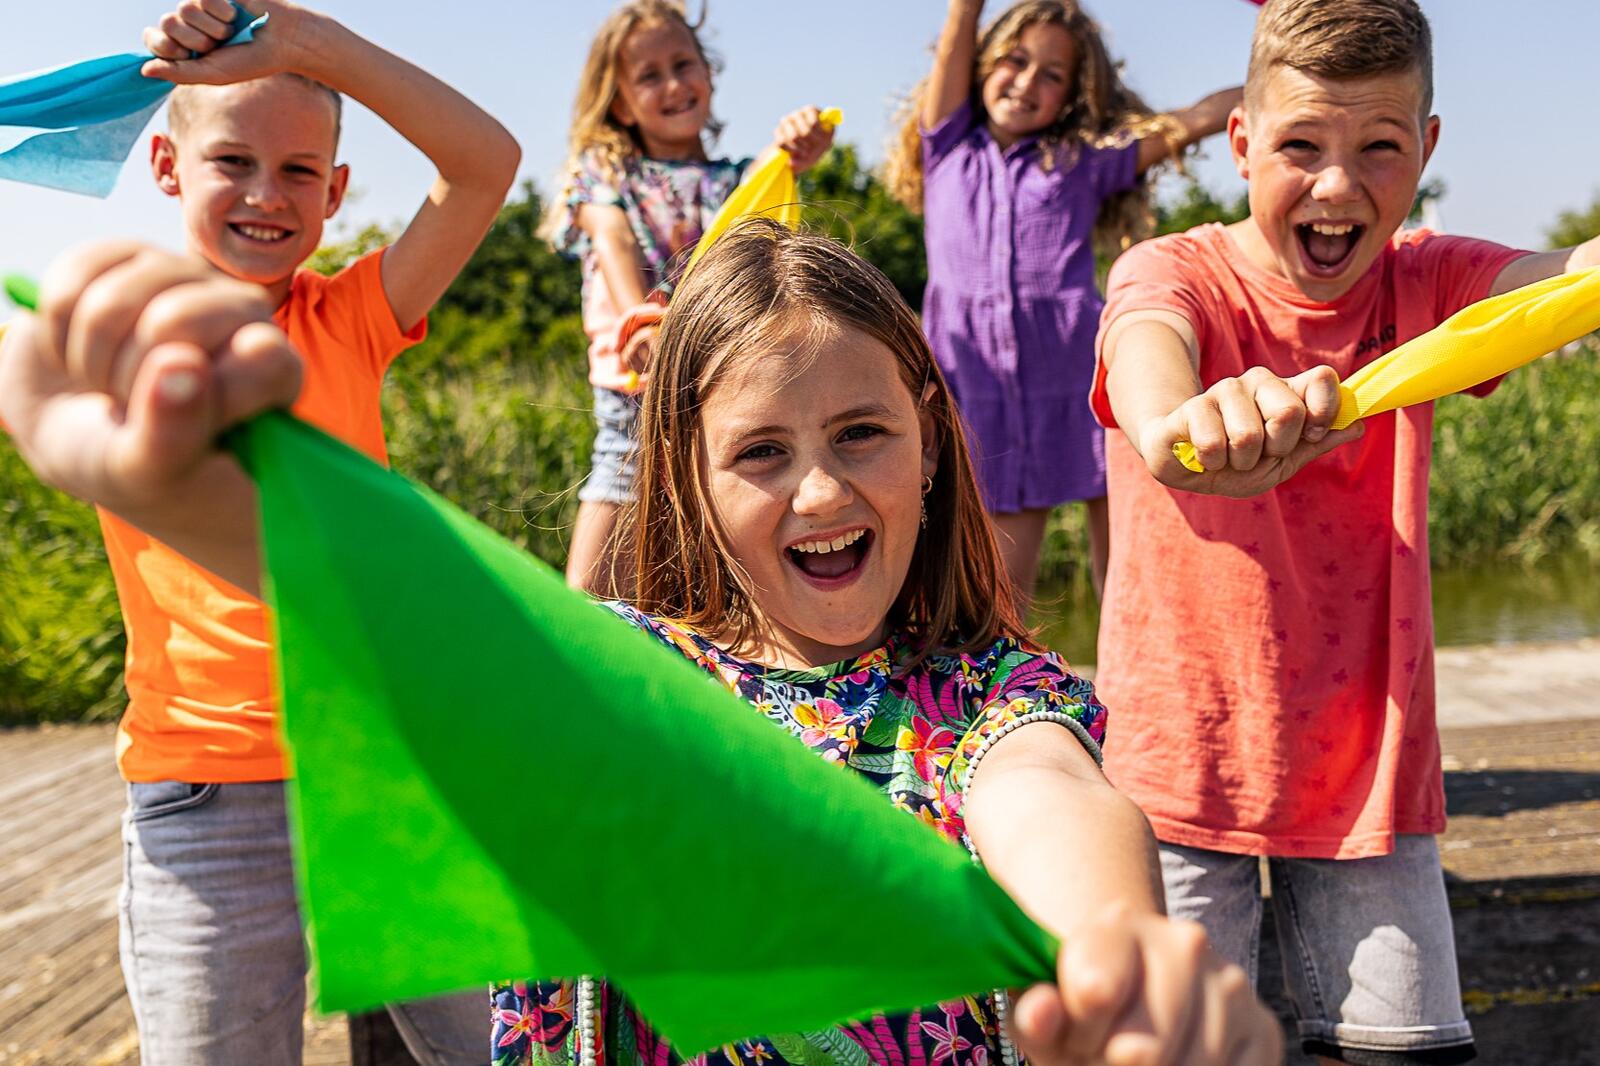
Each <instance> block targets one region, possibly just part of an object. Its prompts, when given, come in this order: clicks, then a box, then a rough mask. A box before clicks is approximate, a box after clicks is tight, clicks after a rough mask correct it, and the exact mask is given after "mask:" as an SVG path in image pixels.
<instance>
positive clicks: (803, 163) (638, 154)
mask: <svg viewBox="0 0 1600 1066" xmlns="http://www.w3.org/2000/svg"><path fill="white" fill-rule="evenodd" d="M712 72H713V63H712V60H711V58H710V57H709V56H708V55H707V53H706V51H705V48H704V47H703V46H702V45H701V43H700V39H699V37H698V35H697V34H696V32H695V27H694V26H692V25H690V24H689V22H688V20H687V19H686V18H685V17H684V11H683V8H682V6H681V5H680V4H679V3H677V2H675V0H632V2H630V3H626V4H624V5H623V6H621V7H619V8H618V9H617V10H616V11H615V12H613V13H612V14H611V16H610V17H609V18H607V19H606V21H605V23H604V24H603V25H602V26H601V27H600V31H599V33H597V34H596V36H595V39H594V43H593V45H591V46H590V50H589V59H588V62H587V63H585V65H584V69H583V76H582V78H581V79H580V81H579V83H578V99H577V103H576V105H575V107H574V109H573V119H572V130H571V134H570V144H571V161H570V162H569V163H568V166H567V174H566V178H565V189H564V191H563V193H562V194H561V196H559V197H558V198H557V199H556V201H555V202H554V203H553V204H552V209H551V212H550V217H549V218H548V220H547V221H546V225H545V235H546V236H547V237H548V238H549V239H550V241H551V243H552V244H553V245H554V246H555V248H556V250H557V251H560V252H564V253H567V254H569V255H572V256H575V257H577V258H579V259H581V260H582V263H583V327H584V332H586V333H587V334H588V335H589V384H590V386H591V387H592V388H593V390H594V414H595V421H596V424H597V426H596V429H597V432H596V435H595V440H594V446H593V451H592V458H591V470H590V474H589V476H588V478H587V479H586V480H585V482H584V485H583V487H582V488H581V489H580V490H579V492H578V499H579V508H578V517H577V521H576V523H575V525H574V528H573V533H572V546H571V551H570V553H569V555H568V558H567V581H568V583H569V584H572V585H577V586H580V587H583V588H587V589H590V590H592V591H602V590H604V591H610V590H612V589H614V583H613V576H614V571H613V562H614V560H612V558H611V556H612V550H611V548H610V547H609V545H610V542H611V536H612V532H613V530H614V528H615V525H616V519H617V514H618V512H619V511H620V509H621V508H622V506H623V505H625V504H626V503H627V502H628V501H629V499H630V498H631V497H632V495H633V489H634V462H633V451H634V447H635V444H636V437H637V432H636V423H637V418H638V393H639V390H640V387H641V386H640V382H641V377H640V375H641V373H642V372H643V371H644V369H645V367H646V364H647V362H648V353H649V349H650V345H651V343H652V340H653V338H654V334H655V328H654V325H653V323H654V322H655V321H656V320H658V319H659V316H660V309H661V304H663V303H665V302H666V297H667V296H669V295H670V294H671V291H672V286H673V284H674V282H675V281H676V280H677V275H678V272H679V271H680V270H681V269H682V264H683V263H684V262H685V261H686V258H687V257H686V256H680V255H679V253H680V252H684V251H685V250H686V249H690V248H693V247H694V244H695V242H696V241H698V240H699V239H700V234H701V232H702V231H703V230H704V229H705V228H706V227H707V226H708V225H709V224H710V222H711V219H712V217H713V216H714V215H715V214H716V213H717V209H718V208H720V207H721V206H722V203H723V201H724V200H726V199H727V198H728V196H729V194H730V193H732V192H733V190H734V188H735V187H736V186H737V185H738V184H739V181H740V179H741V178H742V177H743V176H744V173H745V171H746V169H747V168H748V167H749V165H750V160H749V159H744V160H740V161H738V162H735V161H733V160H729V159H712V158H710V157H709V156H708V155H707V153H706V141H707V139H708V138H709V139H712V140H714V139H715V138H716V136H717V134H718V133H719V132H721V128H722V127H721V124H720V123H718V122H717V121H716V119H715V118H714V117H713V116H712V114H711V91H712V86H711V75H712ZM819 117H820V116H819V112H818V111H817V109H816V108H814V107H808V108H802V109H800V110H798V111H795V112H793V113H792V114H790V115H787V116H785V117H784V119H783V121H782V122H781V123H779V126H778V130H777V133H776V135H775V138H774V144H773V146H772V148H769V149H768V151H771V150H773V149H776V148H784V149H787V150H788V151H789V153H790V155H791V156H792V157H793V159H794V167H795V170H796V172H800V171H804V170H806V169H807V168H809V167H810V166H811V165H812V164H814V163H815V162H816V161H817V160H818V159H819V158H820V157H821V156H822V153H823V152H825V151H827V149H828V146H829V145H830V144H831V143H832V141H833V135H832V133H830V132H829V131H828V129H827V128H826V127H824V126H823V125H822V124H821V122H820V121H819ZM641 323H643V325H641ZM619 338H626V340H620V341H619Z"/></svg>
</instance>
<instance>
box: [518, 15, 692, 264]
mask: <svg viewBox="0 0 1600 1066" xmlns="http://www.w3.org/2000/svg"><path fill="white" fill-rule="evenodd" d="M705 17H706V9H705V7H704V6H702V7H701V9H700V18H699V19H698V20H696V21H695V22H690V21H689V16H688V14H687V12H686V11H685V10H684V6H683V4H682V3H680V2H679V0H629V2H628V3H625V4H623V5H622V6H621V7H619V8H617V9H616V10H615V11H613V12H612V13H611V14H610V15H609V16H607V18H606V20H605V22H603V23H601V24H600V29H599V30H598V31H596V32H595V35H594V42H593V43H592V44H590V45H589V58H588V59H587V60H585V61H584V64H583V73H582V75H581V76H580V77H579V79H578V97H577V99H576V100H575V101H574V102H573V105H572V128H571V129H570V130H569V131H568V133H567V163H566V166H565V167H563V168H562V180H561V193H560V195H558V196H557V197H556V198H555V199H553V200H551V201H550V209H549V211H548V213H547V214H546V217H545V222H544V226H543V227H542V229H541V235H542V236H544V237H545V238H546V239H551V238H553V237H554V235H555V231H556V229H557V227H559V225H560V223H561V219H562V216H563V215H564V213H565V203H566V199H567V194H568V192H569V191H570V190H571V188H572V183H573V181H574V180H575V179H576V178H577V176H578V174H579V173H581V171H582V168H583V166H584V163H585V160H586V159H587V160H588V161H590V162H591V163H593V164H597V165H598V166H599V169H600V173H601V174H602V175H604V176H606V177H607V178H608V179H611V180H615V179H616V178H617V177H618V176H619V175H620V174H621V172H622V171H623V170H624V169H625V168H626V166H627V164H628V162H629V161H630V160H633V159H637V158H639V157H640V156H642V155H643V154H644V141H643V140H642V139H641V138H640V136H639V132H638V130H636V129H634V128H632V127H630V126H624V125H622V123H620V122H618V121H617V120H616V118H615V117H614V116H613V115H612V114H611V107H612V105H613V104H614V103H615V102H616V99H617V82H618V80H619V79H618V76H617V73H618V72H617V68H618V67H619V66H620V64H621V58H622V46H623V44H624V43H625V42H626V41H627V39H628V35H629V34H631V33H633V31H634V30H637V29H640V28H642V27H645V26H654V25H657V24H660V23H666V24H668V25H677V26H681V27H683V30H684V32H685V33H687V34H688V35H689V39H690V40H691V41H693V42H694V48H695V52H696V53H698V54H699V56H700V59H701V61H702V62H703V63H705V65H706V68H707V69H708V70H710V71H711V73H712V74H717V73H720V72H721V69H722V63H721V61H720V60H719V59H718V58H717V57H716V56H715V55H714V54H713V53H711V52H709V51H707V50H706V47H705V45H704V44H703V43H702V42H701V40H700V32H699V31H700V27H701V26H702V25H703V24H704V23H705ZM721 132H722V123H721V122H719V121H718V120H717V118H716V117H715V116H713V117H712V118H711V119H710V120H709V121H707V123H706V133H707V134H709V135H710V137H711V139H712V140H716V138H717V136H718V135H719V134H720V133H721Z"/></svg>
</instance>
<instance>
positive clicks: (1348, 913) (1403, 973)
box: [1161, 836, 1473, 1066]
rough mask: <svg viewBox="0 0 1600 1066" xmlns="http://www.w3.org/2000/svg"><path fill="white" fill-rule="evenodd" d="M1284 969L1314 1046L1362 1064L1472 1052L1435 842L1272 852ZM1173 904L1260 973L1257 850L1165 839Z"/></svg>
mask: <svg viewBox="0 0 1600 1066" xmlns="http://www.w3.org/2000/svg"><path fill="white" fill-rule="evenodd" d="M1267 865H1268V868H1269V869H1270V870H1271V876H1272V915H1273V918H1274V920H1275V923H1276V925H1277V929H1278V943H1279V945H1280V946H1281V948H1282V950H1283V971H1284V979H1285V981H1286V983H1287V985H1288V990H1289V998H1290V999H1291V1000H1292V1001H1293V1002H1294V1008H1295V1013H1296V1014H1297V1015H1298V1016H1299V1019H1300V1022H1299V1030H1300V1041H1301V1046H1302V1048H1303V1049H1304V1050H1305V1051H1306V1052H1307V1053H1308V1054H1316V1055H1325V1056H1327V1057H1329V1058H1342V1059H1343V1060H1344V1061H1346V1062H1358V1063H1380V1062H1381V1063H1388V1062H1393V1063H1402V1062H1409V1061H1419V1062H1429V1063H1433V1064H1436V1066H1442V1064H1446V1063H1453V1062H1466V1061H1467V1060H1468V1059H1471V1058H1472V1057H1473V1043H1472V1028H1471V1027H1470V1026H1469V1025H1468V1024H1467V1020H1466V1016H1465V1014H1464V1013H1463V1011H1462V1008H1461V983H1460V978H1459V976H1458V974H1457V971H1456V945H1455V937H1454V934H1453V927H1452V924H1451V921H1450V901H1449V898H1448V897H1447V896H1446V895H1445V890H1444V873H1443V871H1442V870H1441V869H1440V867H1439V848H1438V845H1437V844H1436V843H1435V841H1434V839H1433V837H1431V836H1397V837H1395V841H1394V851H1393V852H1392V853H1391V854H1389V855H1383V856H1378V857H1376V858H1370V859H1285V858H1271V859H1268V860H1267ZM1161 877H1162V880H1163V881H1164V882H1165V883H1166V890H1167V913H1168V914H1170V915H1171V916H1172V917H1174V918H1185V919H1189V920H1191V921H1197V922H1199V923H1200V924H1201V925H1203V926H1205V930H1206V935H1207V936H1208V937H1209V938H1210V939H1211V946H1212V948H1213V949H1214V950H1215V951H1216V952H1217V954H1219V955H1221V956H1222V957H1223V958H1225V959H1227V960H1228V961H1229V962H1233V963H1237V964H1238V965H1240V966H1242V967H1244V969H1245V972H1246V973H1248V974H1249V975H1250V981H1251V984H1254V983H1255V980H1256V970H1257V963H1258V959H1257V954H1258V949H1259V947H1260V943H1261V908H1262V899H1261V874H1260V860H1259V859H1257V858H1256V856H1254V855H1233V854H1229V853H1226V852H1221V851H1207V850H1205V849H1202V848H1186V847H1180V846H1179V845H1177V844H1166V843H1163V844H1162V845H1161Z"/></svg>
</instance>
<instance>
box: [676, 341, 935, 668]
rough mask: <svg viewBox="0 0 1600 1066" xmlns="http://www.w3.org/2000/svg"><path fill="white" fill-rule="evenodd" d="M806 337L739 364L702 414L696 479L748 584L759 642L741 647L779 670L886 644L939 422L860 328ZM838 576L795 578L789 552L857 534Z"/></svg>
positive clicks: (796, 566) (797, 568) (931, 470)
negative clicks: (812, 340)
mask: <svg viewBox="0 0 1600 1066" xmlns="http://www.w3.org/2000/svg"><path fill="white" fill-rule="evenodd" d="M805 333H806V331H796V332H795V333H793V334H792V335H791V336H790V337H788V338H782V339H779V340H778V341H777V342H776V343H774V344H772V345H771V346H769V347H768V348H767V350H765V351H762V352H745V353H740V354H739V355H738V356H737V357H736V358H737V359H738V365H737V366H736V367H733V368H731V369H730V370H729V372H728V374H727V376H726V377H725V378H724V379H723V380H721V381H720V382H719V383H718V384H717V385H716V386H715V387H714V388H713V389H712V391H711V394H710V395H709V396H708V397H707V399H706V402H705V406H704V408H703V410H702V416H701V417H702V422H701V428H700V433H701V439H702V442H703V448H702V459H701V474H702V477H704V478H705V483H706V487H707V490H708V494H709V497H710V499H711V503H712V508H713V512H714V515H713V517H714V521H715V522H716V526H717V530H718V533H719V536H720V538H721V539H722V541H723V550H724V551H725V552H726V553H727V555H728V556H729V558H730V559H731V560H732V561H733V562H734V563H735V564H736V565H737V566H738V567H740V568H742V570H743V572H744V573H745V574H746V575H747V580H748V587H749V588H750V589H751V591H752V595H751V599H752V601H753V606H754V611H755V614H756V617H757V622H758V627H757V628H758V629H759V631H760V632H759V634H758V636H757V638H756V640H757V643H756V645H755V646H752V647H742V648H740V649H738V650H739V651H740V653H741V654H747V655H749V656H751V657H753V658H755V659H757V660H758V661H759V662H762V663H766V664H768V665H772V666H778V667H783V668H791V669H792V668H801V667H808V666H821V665H826V664H830V663H836V662H840V661H842V660H846V659H851V658H854V657H856V656H859V655H862V654H864V653H866V652H868V651H871V650H872V649H873V648H876V647H878V646H879V645H881V644H882V643H883V641H884V639H885V637H886V632H885V619H886V618H887V617H888V614H889V611H890V608H891V607H892V606H893V604H894V601H895V599H896V597H898V596H899V594H900V590H901V587H902V586H903V585H904V584H905V577H906V572H907V570H908V569H909V568H910V565H911V558H912V554H913V553H914V551H915V549H916V544H917V537H918V535H919V533H920V530H921V525H920V519H921V514H922V479H923V477H924V476H928V477H933V476H936V467H937V459H936V456H937V439H936V431H935V428H934V422H933V418H932V416H931V415H930V414H928V412H927V411H926V410H924V409H922V408H921V407H920V406H919V404H918V402H917V398H916V397H915V396H913V395H912V392H911V390H910V389H909V388H907V386H906V384H905V383H904V381H902V380H901V378H900V372H899V365H898V362H897V361H896V359H895V357H894V355H893V353H891V352H890V351H889V349H888V348H886V347H885V346H884V345H883V344H882V343H880V342H879V341H876V340H874V339H872V338H871V337H869V336H867V335H866V334H863V333H861V332H859V331H857V330H855V329H852V328H849V327H845V326H839V327H833V328H830V329H829V330H828V331H827V333H826V334H825V335H824V336H823V338H822V339H821V341H820V343H816V344H814V346H813V349H812V352H811V353H809V354H802V355H798V356H797V355H794V354H793V353H794V351H795V349H796V348H797V347H800V346H802V345H805V343H806V339H807V338H806V336H805ZM863 533H864V535H863V536H861V537H860V539H859V540H858V541H857V542H856V544H857V546H855V547H852V548H847V549H845V553H847V556H848V557H850V558H855V557H857V556H858V557H859V559H858V561H855V562H854V563H853V566H852V568H851V569H850V570H849V571H848V572H846V573H844V574H843V575H842V576H840V577H833V578H818V577H815V576H813V575H811V574H808V573H807V572H806V571H805V570H803V569H801V564H800V561H799V557H800V554H801V553H796V552H795V551H794V550H793V549H794V547H795V546H796V545H800V544H806V543H815V542H817V541H820V540H829V541H832V540H833V539H834V538H844V537H850V536H855V535H857V534H863Z"/></svg>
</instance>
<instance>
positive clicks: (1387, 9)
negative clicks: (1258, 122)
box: [1244, 0, 1433, 117]
mask: <svg viewBox="0 0 1600 1066" xmlns="http://www.w3.org/2000/svg"><path fill="white" fill-rule="evenodd" d="M1277 67H1290V68H1292V69H1294V70H1300V71H1305V72H1306V73H1308V74H1315V75H1318V76H1319V77H1323V78H1332V79H1335V80H1340V79H1350V78H1370V77H1375V76H1378V75H1383V74H1402V73H1408V72H1412V71H1415V72H1416V74H1417V76H1418V78H1419V79H1420V80H1421V83H1422V115H1423V116H1424V117H1426V116H1427V114H1428V112H1429V111H1430V110H1432V108H1433V32H1432V31H1431V30H1430V29H1429V28H1428V18H1427V16H1426V15H1424V14H1423V13H1422V8H1420V7H1418V6H1417V4H1416V2H1415V0H1270V2H1269V3H1268V4H1266V6H1264V7H1263V8H1262V9H1261V14H1260V15H1258V16H1257V17H1256V30H1255V35H1254V37H1252V38H1251V41H1250V70H1249V73H1248V74H1247V75H1246V76H1245V82H1244V96H1245V101H1246V103H1247V105H1250V104H1254V103H1255V102H1257V101H1259V99H1260V93H1261V83H1262V82H1263V81H1264V80H1266V78H1267V76H1268V75H1270V74H1271V73H1272V71H1273V70H1274V69H1276V68H1277Z"/></svg>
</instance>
